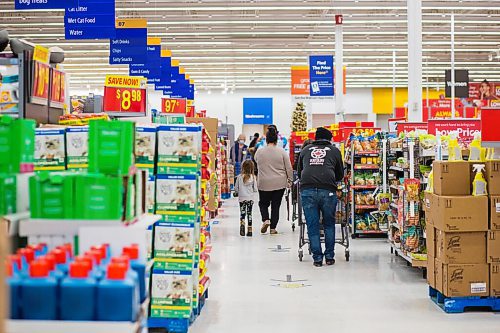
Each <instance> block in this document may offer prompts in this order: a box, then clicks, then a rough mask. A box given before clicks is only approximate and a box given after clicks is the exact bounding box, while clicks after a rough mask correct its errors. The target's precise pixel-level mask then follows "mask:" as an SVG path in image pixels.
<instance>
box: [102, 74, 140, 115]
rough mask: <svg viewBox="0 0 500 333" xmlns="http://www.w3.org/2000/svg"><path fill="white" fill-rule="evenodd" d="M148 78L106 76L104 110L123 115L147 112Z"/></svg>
mask: <svg viewBox="0 0 500 333" xmlns="http://www.w3.org/2000/svg"><path fill="white" fill-rule="evenodd" d="M146 82H147V81H146V79H145V78H143V77H136V76H134V77H131V76H121V75H108V76H106V85H105V87H104V102H103V109H104V112H108V113H114V114H115V115H122V116H137V115H144V114H145V113H146V88H145V85H146Z"/></svg>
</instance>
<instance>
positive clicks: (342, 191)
mask: <svg viewBox="0 0 500 333" xmlns="http://www.w3.org/2000/svg"><path fill="white" fill-rule="evenodd" d="M347 184H348V183H347V179H344V181H342V182H341V183H339V184H338V186H337V188H338V190H337V211H336V213H335V224H336V225H340V230H341V232H340V237H339V236H338V234H339V233H335V234H336V236H335V237H336V239H335V244H338V245H340V246H342V247H344V249H345V252H344V255H345V260H346V261H349V258H350V252H349V214H348V212H349V199H348V193H349V191H348V186H347ZM293 186H294V189H292V193H293V192H295V193H296V195H295V196H292V197H295V198H294V199H295V202H296V205H294V215H295V214H296V216H297V220H298V226H299V261H302V260H303V259H304V249H303V248H304V247H305V246H306V245H307V247H308V251H309V254H312V252H311V244H310V242H309V239H308V238H307V234H306V227H307V225H306V221H305V218H304V214H303V210H302V202H301V198H300V182H299V180H298V179H297V180H295V182H294V184H293ZM295 206H296V208H295ZM321 224H322V223H321ZM320 235H321V243H322V244H324V243H325V235H324V230H321V231H320Z"/></svg>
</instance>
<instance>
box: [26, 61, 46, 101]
mask: <svg viewBox="0 0 500 333" xmlns="http://www.w3.org/2000/svg"><path fill="white" fill-rule="evenodd" d="M33 71H34V73H33V90H32V94H31V102H32V103H35V104H41V105H47V102H48V99H49V77H50V66H49V65H47V64H44V63H41V62H38V61H33Z"/></svg>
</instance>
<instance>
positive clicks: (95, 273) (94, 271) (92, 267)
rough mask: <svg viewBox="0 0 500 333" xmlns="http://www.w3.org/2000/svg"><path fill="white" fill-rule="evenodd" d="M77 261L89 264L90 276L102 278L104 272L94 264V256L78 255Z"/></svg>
mask: <svg viewBox="0 0 500 333" xmlns="http://www.w3.org/2000/svg"><path fill="white" fill-rule="evenodd" d="M75 262H83V263H85V265H87V267H88V270H89V275H90V277H92V278H94V279H96V281H99V280H100V279H101V278H102V273H101V272H100V271H98V270H97V269H96V267H95V265H94V258H93V257H91V256H85V255H84V256H78V257H75Z"/></svg>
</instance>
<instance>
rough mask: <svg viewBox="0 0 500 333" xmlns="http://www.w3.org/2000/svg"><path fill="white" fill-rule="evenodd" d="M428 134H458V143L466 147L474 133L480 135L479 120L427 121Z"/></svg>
mask: <svg viewBox="0 0 500 333" xmlns="http://www.w3.org/2000/svg"><path fill="white" fill-rule="evenodd" d="M428 132H429V134H433V135H438V134H439V135H450V133H452V132H457V133H458V138H459V139H458V141H459V142H460V143H461V144H463V145H466V146H468V145H469V144H470V143H471V142H472V140H473V139H474V135H475V134H476V133H481V120H479V119H447V120H444V119H429V125H428Z"/></svg>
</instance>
